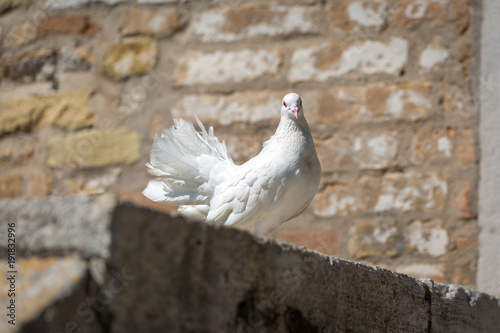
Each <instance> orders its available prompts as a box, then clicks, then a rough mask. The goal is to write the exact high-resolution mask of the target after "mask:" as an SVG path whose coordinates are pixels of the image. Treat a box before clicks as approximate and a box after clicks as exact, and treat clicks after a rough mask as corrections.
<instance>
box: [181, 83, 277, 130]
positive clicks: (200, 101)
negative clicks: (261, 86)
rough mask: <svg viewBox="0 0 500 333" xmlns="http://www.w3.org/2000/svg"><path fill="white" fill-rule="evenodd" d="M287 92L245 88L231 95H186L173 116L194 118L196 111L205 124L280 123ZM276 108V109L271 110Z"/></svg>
mask: <svg viewBox="0 0 500 333" xmlns="http://www.w3.org/2000/svg"><path fill="white" fill-rule="evenodd" d="M285 95H286V92H268V91H246V92H242V93H234V94H231V95H210V94H202V95H185V96H183V97H182V98H181V99H179V100H178V101H177V103H176V104H175V106H174V108H173V109H172V117H174V118H183V119H189V120H194V115H195V114H197V115H198V117H199V119H200V120H201V121H202V122H203V123H205V122H209V123H218V124H220V125H224V126H226V125H231V124H234V123H238V122H245V123H250V124H256V123H261V122H277V121H279V119H280V117H281V114H280V109H281V100H282V98H283V96H285ZM272 110H274V112H273V111H272Z"/></svg>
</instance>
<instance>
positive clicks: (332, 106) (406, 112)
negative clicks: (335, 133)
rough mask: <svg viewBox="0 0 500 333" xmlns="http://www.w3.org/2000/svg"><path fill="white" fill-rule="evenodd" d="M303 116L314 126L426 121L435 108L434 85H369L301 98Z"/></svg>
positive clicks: (349, 87) (343, 88) (324, 91)
mask: <svg viewBox="0 0 500 333" xmlns="http://www.w3.org/2000/svg"><path fill="white" fill-rule="evenodd" d="M302 100H303V101H304V113H305V114H306V117H307V120H308V121H309V123H310V124H312V125H327V126H338V125H339V124H346V123H347V124H356V123H367V122H370V123H371V122H379V121H386V120H397V119H405V120H417V119H423V118H426V117H427V116H428V115H429V112H430V109H431V108H432V104H433V103H432V84H431V83H429V82H412V83H409V84H397V85H385V84H378V83H377V84H368V85H365V86H358V87H356V86H347V87H340V88H332V89H326V90H315V91H306V92H304V93H303V94H302Z"/></svg>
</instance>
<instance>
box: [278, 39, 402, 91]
mask: <svg viewBox="0 0 500 333" xmlns="http://www.w3.org/2000/svg"><path fill="white" fill-rule="evenodd" d="M407 58H408V41H406V40H405V39H402V38H398V37H392V38H391V39H390V40H388V41H382V42H380V41H372V40H368V41H363V42H360V43H354V44H350V45H343V44H342V43H338V42H331V43H322V44H320V45H318V46H312V47H307V48H301V49H297V50H295V51H294V53H293V54H292V59H291V66H290V70H289V72H288V80H289V81H291V82H301V81H310V80H314V81H326V80H328V79H331V78H336V77H340V76H343V75H347V74H350V73H352V74H353V75H360V74H366V75H372V74H380V73H383V74H389V75H399V73H400V72H401V70H402V69H403V68H404V66H405V65H406V62H407V60H408V59H407Z"/></svg>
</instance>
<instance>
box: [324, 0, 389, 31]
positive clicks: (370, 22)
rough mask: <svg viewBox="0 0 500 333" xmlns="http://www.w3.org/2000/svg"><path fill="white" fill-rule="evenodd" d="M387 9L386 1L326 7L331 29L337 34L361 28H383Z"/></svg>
mask: <svg viewBox="0 0 500 333" xmlns="http://www.w3.org/2000/svg"><path fill="white" fill-rule="evenodd" d="M386 9H387V1H386V0H375V1H370V0H368V1H367V0H363V1H342V2H338V3H337V2H335V3H328V4H327V5H326V12H327V13H328V18H329V21H330V29H331V30H333V31H336V32H338V31H341V32H348V31H351V30H353V29H355V28H360V27H369V28H381V27H382V26H383V25H384V23H385V20H386V18H385V13H386Z"/></svg>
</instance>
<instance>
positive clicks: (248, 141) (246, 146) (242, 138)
mask: <svg viewBox="0 0 500 333" xmlns="http://www.w3.org/2000/svg"><path fill="white" fill-rule="evenodd" d="M271 135H272V133H266V134H265V135H262V134H261V133H252V134H243V133H239V134H237V135H231V134H219V135H217V136H218V137H219V139H220V140H221V141H222V140H224V141H225V142H226V147H227V151H228V152H229V154H230V155H231V158H232V159H233V161H234V162H235V163H236V164H243V163H245V162H246V161H248V160H249V159H251V158H252V157H254V156H256V155H257V154H258V153H260V151H261V150H262V145H263V143H264V141H266V140H268V139H269V137H270V136H271Z"/></svg>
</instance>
